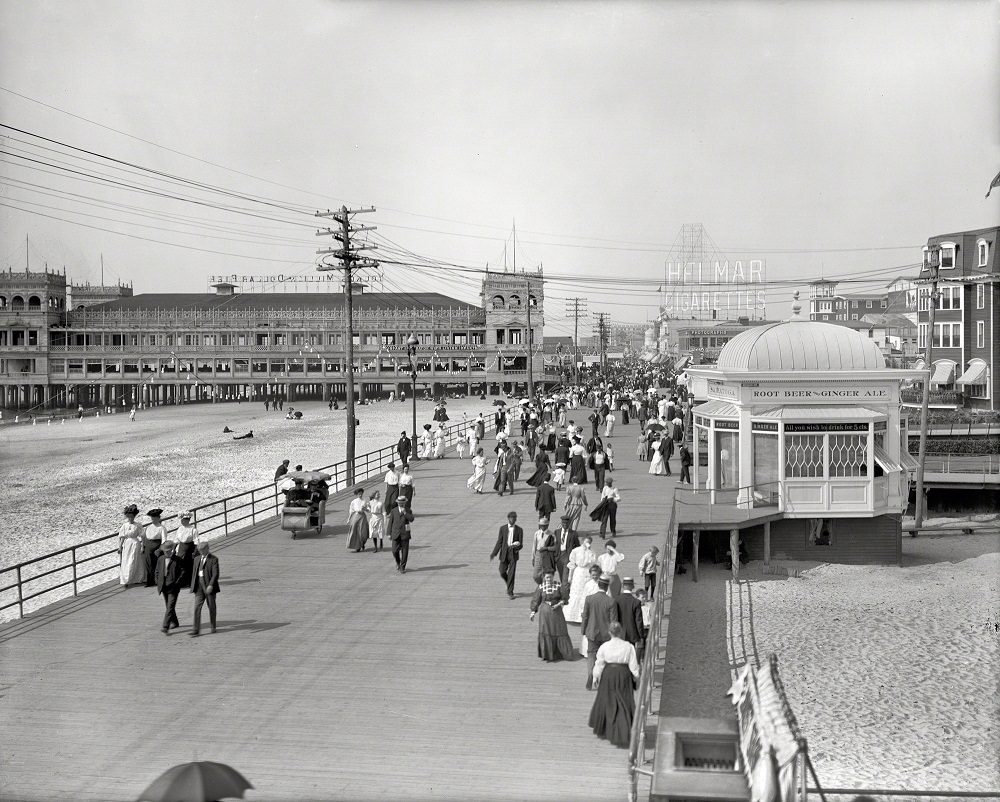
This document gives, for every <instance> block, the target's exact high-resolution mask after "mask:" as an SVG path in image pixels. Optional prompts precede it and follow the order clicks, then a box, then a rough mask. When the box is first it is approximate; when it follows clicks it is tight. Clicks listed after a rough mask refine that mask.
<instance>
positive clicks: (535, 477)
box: [525, 462, 549, 487]
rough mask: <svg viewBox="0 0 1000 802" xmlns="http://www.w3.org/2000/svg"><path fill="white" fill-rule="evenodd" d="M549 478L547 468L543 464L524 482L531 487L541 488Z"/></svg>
mask: <svg viewBox="0 0 1000 802" xmlns="http://www.w3.org/2000/svg"><path fill="white" fill-rule="evenodd" d="M548 478H549V467H548V466H547V465H546V464H545V463H544V462H543V463H542V464H541V465H539V466H538V467H537V468H535V472H534V473H533V474H531V476H529V477H528V478H527V479H526V480H525V481H526V482H527V483H528V484H529V485H531V486H532V487H541V486H542V483H543V482H544V481H545V480H546V479H548Z"/></svg>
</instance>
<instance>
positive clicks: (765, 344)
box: [718, 320, 885, 371]
mask: <svg viewBox="0 0 1000 802" xmlns="http://www.w3.org/2000/svg"><path fill="white" fill-rule="evenodd" d="M718 367H719V368H720V369H724V370H746V371H758V370H761V371H763V370H774V371H779V370H781V371H792V370H794V371H802V370H881V369H883V368H885V357H883V356H882V352H881V351H879V348H878V346H877V345H876V344H875V342H874V341H873V340H870V339H869V338H868V337H866V336H864V335H863V334H861V333H859V332H857V331H855V330H854V329H850V328H847V327H846V326H837V325H835V324H832V323H820V322H817V321H813V320H788V321H784V322H782V323H771V324H768V325H766V326H757V327H755V328H752V329H747V330H746V331H744V332H741V333H740V334H738V335H737V336H735V337H733V339H732V340H730V341H729V342H728V343H727V344H726V345H725V347H723V349H722V351H721V352H720V353H719V360H718Z"/></svg>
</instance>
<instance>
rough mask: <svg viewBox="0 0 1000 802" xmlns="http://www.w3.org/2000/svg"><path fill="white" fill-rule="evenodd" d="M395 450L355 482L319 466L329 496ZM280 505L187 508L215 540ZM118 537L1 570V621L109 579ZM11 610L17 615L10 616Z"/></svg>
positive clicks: (268, 490) (242, 500)
mask: <svg viewBox="0 0 1000 802" xmlns="http://www.w3.org/2000/svg"><path fill="white" fill-rule="evenodd" d="M483 419H484V421H485V429H486V431H487V432H491V431H492V430H493V415H492V413H491V414H489V415H487V414H486V413H485V412H484V413H483ZM470 424H471V422H470V421H461V422H454V423H449V424H448V425H446V426H445V444H446V445H447V446H451V445H452V444H454V443H457V442H458V439H459V437H463V436H464V435H465V434H466V432H467V431H468V428H469V426H470ZM397 458H398V457H397V454H396V446H395V445H392V446H386V447H384V448H380V449H378V450H377V451H370V452H368V453H366V454H361V455H360V456H358V457H355V460H354V483H353V485H348V484H347V462H346V460H345V461H342V462H337V463H334V464H333V465H327V466H325V467H322V468H319V469H318V470H321V471H323V472H324V473H328V474H330V475H331V477H332V479H331V480H330V483H329V485H330V495H331V497H333V496H335V495H336V494H338V493H347V492H349V491H350V490H351V488H352V487H353V486H354V485H357V484H360V483H362V482H367V481H369V480H371V479H373V478H377V479H381V478H382V476H383V474H384V472H385V471H386V470H387V467H388V464H389V463H390V462H394V461H396V460H397ZM282 502H283V499H282V496H281V494H280V493H279V491H278V487H277V485H276V484H275V483H273V482H272V483H269V484H266V485H263V486H261V487H255V488H253V489H252V490H248V491H245V492H243V493H237V494H236V495H233V496H227V497H226V498H223V499H218V500H217V501H210V502H209V503H207V504H203V505H201V506H199V507H192V508H191V511H192V512H194V514H195V517H194V520H195V522H196V523H197V527H198V533H199V535H200V536H202V537H206V536H207V537H210V538H211V539H213V540H215V539H219V538H225V537H228V536H229V535H230V534H232V533H233V532H237V531H239V530H241V529H245V528H247V527H250V526H254V525H255V524H258V523H261V522H263V521H267V520H269V519H272V518H275V517H277V515H278V511H279V509H280V507H281V503H282ZM163 523H164V524H165V525H166V527H167V532H168V535H169V534H170V533H172V532H173V531H175V530H176V529H177V526H178V524H179V521H178V519H177V517H176V516H167V517H165V518H164V519H163ZM118 545H119V543H118V534H117V532H116V533H112V534H109V535H104V536H103V537H99V538H94V539H93V540H87V541H85V542H83V543H77V544H76V545H73V546H69V547H67V548H64V549H59V550H57V551H53V552H49V553H48V554H44V555H42V556H41V557H35V558H34V559H31V560H26V561H24V562H20V563H17V564H16V565H12V566H9V567H0V621H7V620H11V619H13V618H23V617H24V614H25V612H26V608H27V612H33V611H35V610H38V609H40V608H41V607H44V606H45V605H46V604H51V603H52V602H55V601H58V600H60V599H63V598H66V597H67V596H76V595H78V594H79V593H80V592H81V591H83V590H88V589H90V588H93V587H96V586H97V585H100V584H102V583H104V582H109V581H111V579H112V576H113V573H112V572H115V571H118V570H119V558H118ZM15 608H16V610H17V614H16V616H15V615H13V614H12V613H11V612H8V611H12V610H14V609H15Z"/></svg>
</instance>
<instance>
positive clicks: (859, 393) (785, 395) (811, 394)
mask: <svg viewBox="0 0 1000 802" xmlns="http://www.w3.org/2000/svg"><path fill="white" fill-rule="evenodd" d="M750 397H751V398H752V399H753V400H755V401H787V400H791V399H793V398H799V399H801V398H833V399H848V400H850V399H855V398H881V399H885V400H888V399H889V391H888V390H884V389H878V388H872V387H864V388H861V387H845V388H840V387H837V388H833V387H831V388H829V389H823V390H789V389H779V390H765V389H754V390H751V393H750Z"/></svg>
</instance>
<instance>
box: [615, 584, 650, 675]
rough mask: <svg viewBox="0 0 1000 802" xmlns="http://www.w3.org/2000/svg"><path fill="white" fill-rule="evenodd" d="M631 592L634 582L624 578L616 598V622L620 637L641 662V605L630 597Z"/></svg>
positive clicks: (642, 627)
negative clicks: (620, 629) (632, 648)
mask: <svg viewBox="0 0 1000 802" xmlns="http://www.w3.org/2000/svg"><path fill="white" fill-rule="evenodd" d="M633 590H635V580H634V579H632V578H631V577H628V576H627V577H625V578H624V579H623V580H622V592H621V595H619V596H618V600H617V601H616V602H615V605H616V606H617V607H618V622H619V623H620V624H621V625H622V629H623V630H624V631H623V633H622V637H623V638H624V639H625V640H627V641H628V642H629V643H631V644H632V645H633V646H635V656H636V658H637V659H638V660H639V662H642V653H643V648H644V647H645V637H644V631H645V627H644V626H643V625H642V604H641V603H640V602H639V600H638V599H637V598H636V597H635V596H633V595H632V591H633Z"/></svg>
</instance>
